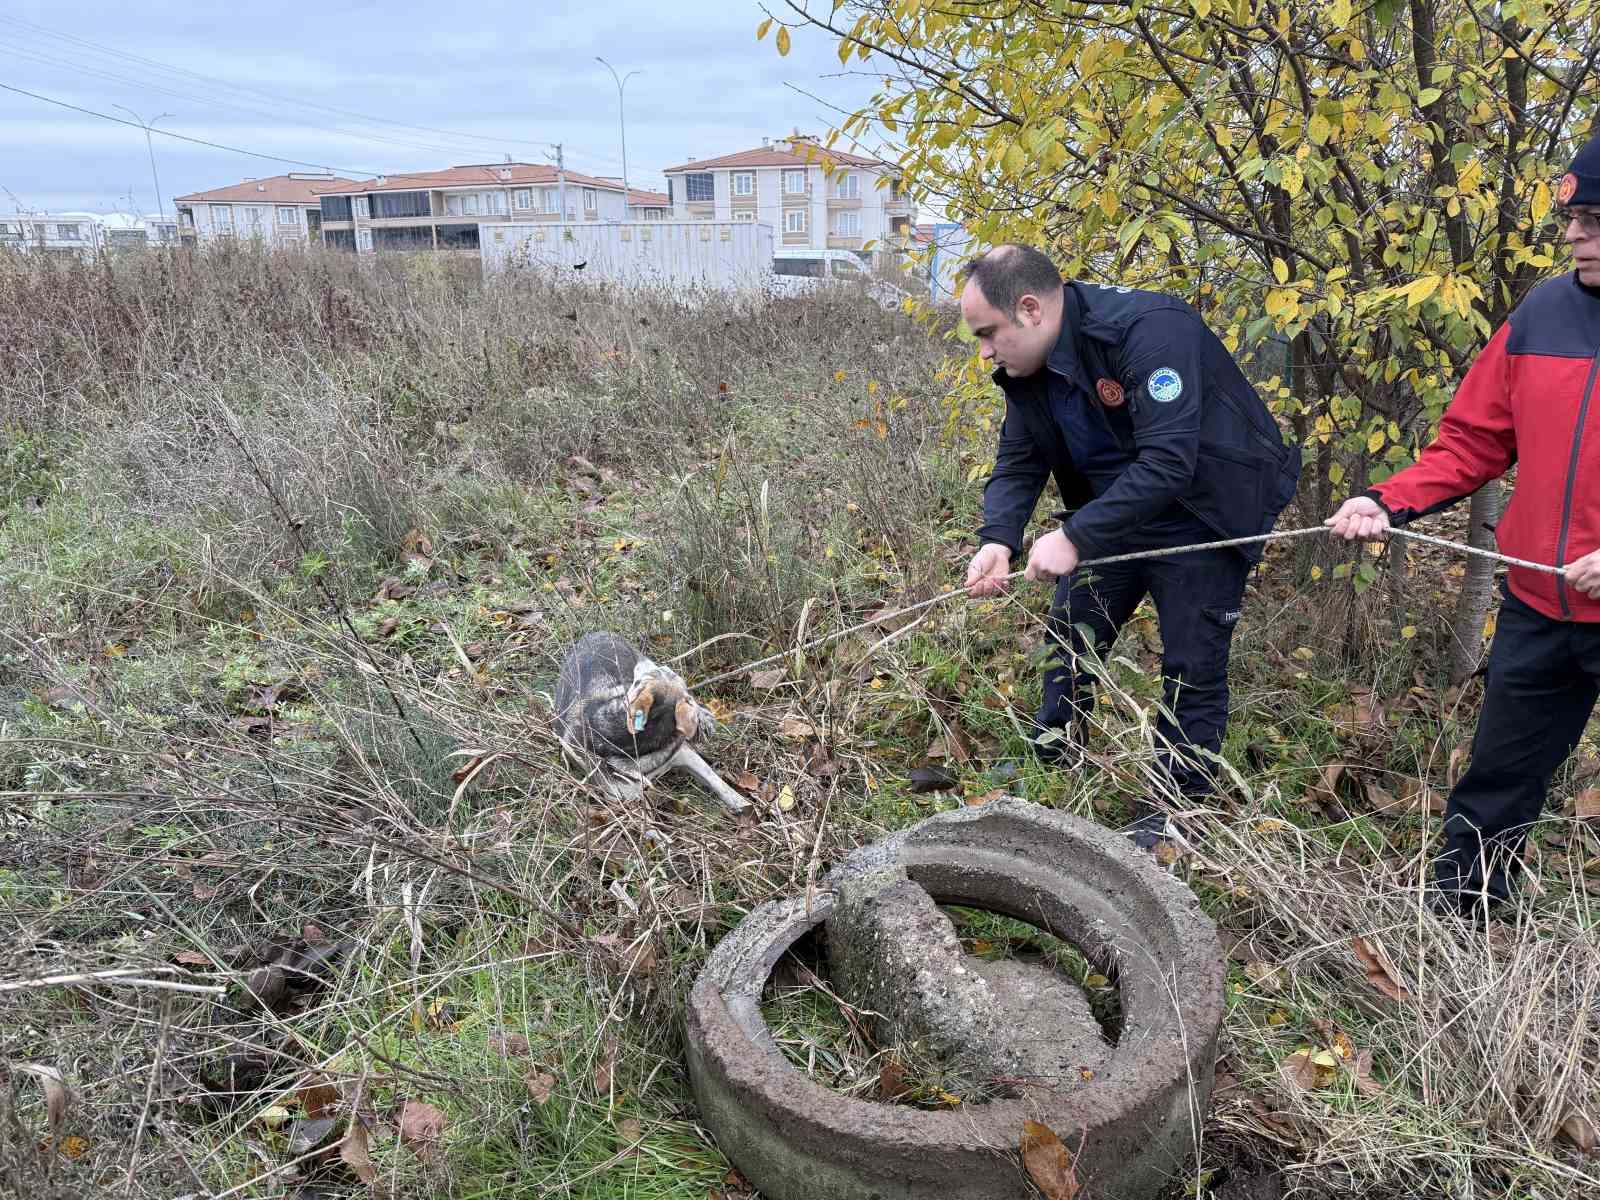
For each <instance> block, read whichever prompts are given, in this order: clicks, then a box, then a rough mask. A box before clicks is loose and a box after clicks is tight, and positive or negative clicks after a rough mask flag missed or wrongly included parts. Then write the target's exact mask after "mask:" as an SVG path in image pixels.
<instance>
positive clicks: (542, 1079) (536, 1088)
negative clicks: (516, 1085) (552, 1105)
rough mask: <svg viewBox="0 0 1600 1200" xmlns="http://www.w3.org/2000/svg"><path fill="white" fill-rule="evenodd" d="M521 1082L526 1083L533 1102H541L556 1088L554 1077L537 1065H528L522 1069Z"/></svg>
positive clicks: (548, 1097)
mask: <svg viewBox="0 0 1600 1200" xmlns="http://www.w3.org/2000/svg"><path fill="white" fill-rule="evenodd" d="M522 1082H523V1083H525V1084H527V1085H528V1094H529V1095H530V1096H532V1097H533V1102H534V1103H535V1104H543V1103H544V1102H545V1101H546V1100H548V1099H550V1097H551V1095H552V1094H553V1093H554V1092H555V1090H556V1077H555V1076H554V1075H551V1074H550V1073H548V1072H546V1071H541V1070H539V1069H538V1068H537V1067H529V1068H528V1069H527V1070H526V1071H524V1072H523V1073H522Z"/></svg>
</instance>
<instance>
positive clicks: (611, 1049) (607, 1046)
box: [594, 1037, 617, 1096]
mask: <svg viewBox="0 0 1600 1200" xmlns="http://www.w3.org/2000/svg"><path fill="white" fill-rule="evenodd" d="M616 1072H617V1039H616V1038H614V1037H608V1038H607V1039H606V1040H605V1041H604V1042H603V1043H601V1046H600V1057H599V1059H598V1060H596V1062H595V1064H594V1090H595V1092H596V1093H598V1094H599V1095H601V1096H610V1095H611V1085H612V1084H613V1083H614V1082H615V1081H616Z"/></svg>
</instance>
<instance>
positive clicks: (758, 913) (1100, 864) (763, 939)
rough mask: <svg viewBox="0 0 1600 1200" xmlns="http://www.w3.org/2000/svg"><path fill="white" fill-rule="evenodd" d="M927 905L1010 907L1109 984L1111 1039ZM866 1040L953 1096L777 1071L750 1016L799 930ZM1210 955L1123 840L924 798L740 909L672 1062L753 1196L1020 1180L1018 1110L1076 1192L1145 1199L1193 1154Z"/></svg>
mask: <svg viewBox="0 0 1600 1200" xmlns="http://www.w3.org/2000/svg"><path fill="white" fill-rule="evenodd" d="M940 905H946V906H949V905H960V906H965V907H968V908H972V909H978V910H983V911H987V912H991V913H996V914H1001V915H1002V916H1004V917H1009V918H1015V919H1016V920H1019V921H1023V922H1026V923H1028V924H1030V925H1032V926H1034V927H1036V928H1037V929H1039V930H1042V931H1044V932H1045V933H1046V934H1048V935H1050V936H1051V937H1053V938H1059V939H1061V940H1062V941H1063V942H1066V943H1068V944H1070V945H1071V946H1073V947H1076V949H1077V950H1078V951H1080V952H1081V953H1082V954H1083V955H1084V956H1085V957H1086V958H1087V959H1088V960H1089V963H1090V964H1092V966H1093V968H1094V969H1095V970H1096V971H1097V972H1100V973H1103V974H1104V975H1105V976H1106V977H1107V978H1108V979H1109V980H1111V981H1112V983H1113V984H1114V986H1115V988H1116V991H1117V997H1118V999H1119V1001H1120V1006H1121V1027H1120V1030H1118V1031H1117V1036H1116V1039H1115V1041H1114V1042H1113V1041H1111V1040H1110V1039H1109V1038H1108V1037H1107V1036H1106V1034H1105V1032H1104V1031H1103V1030H1102V1028H1101V1027H1100V1025H1099V1024H1097V1023H1096V1021H1095V1020H1094V1018H1093V1017H1092V1016H1091V1014H1090V1008H1089V1004H1088V1001H1087V1000H1086V999H1085V997H1084V994H1083V992H1082V991H1081V990H1079V989H1078V988H1076V987H1074V986H1072V985H1071V984H1070V983H1068V982H1066V981H1064V980H1063V979H1062V978H1061V977H1060V976H1059V975H1057V974H1056V973H1054V972H1051V971H1048V970H1045V969H1042V968H1041V967H1040V966H1038V965H1036V964H1032V963H1027V962H1015V961H998V962H990V961H984V960H981V959H977V958H974V957H973V956H972V955H970V954H967V953H966V952H965V950H964V949H963V947H962V945H961V943H960V941H959V940H958V938H957V936H956V932H955V929H954V927H953V926H952V924H951V922H950V920H949V918H948V916H947V915H946V913H945V911H943V910H941V908H940V907H939V906H940ZM808 937H813V938H814V939H815V940H818V941H820V942H822V943H823V944H824V945H825V946H826V949H827V958H828V963H829V986H830V988H832V989H834V990H835V991H837V993H838V995H839V996H840V997H842V998H843V999H844V1000H845V1001H847V1002H848V1003H849V1004H850V1005H851V1006H852V1007H854V1008H855V1009H856V1010H857V1011H860V1012H865V1013H868V1014H870V1015H869V1017H868V1020H869V1021H870V1022H871V1023H872V1024H873V1025H874V1026H875V1029H874V1036H875V1040H877V1041H878V1042H879V1043H880V1044H889V1043H891V1042H892V1043H894V1044H897V1045H914V1046H916V1047H917V1048H918V1049H919V1051H920V1052H923V1053H926V1054H927V1055H928V1056H929V1057H930V1058H931V1059H932V1060H933V1061H935V1062H937V1064H938V1066H939V1068H940V1071H941V1075H942V1079H943V1081H944V1084H943V1086H944V1087H946V1088H948V1089H950V1090H953V1091H954V1092H955V1094H956V1095H959V1096H963V1097H971V1098H973V1099H971V1101H970V1102H966V1103H960V1104H955V1105H952V1106H950V1107H946V1108H941V1109H937V1110H932V1109H920V1108H914V1107H910V1106H907V1105H896V1104H885V1103H876V1102H873V1101H871V1100H866V1099H861V1098H859V1097H855V1096H847V1095H841V1094H840V1093H838V1092H836V1091H833V1090H830V1089H829V1088H827V1087H824V1086H823V1085H822V1084H820V1083H819V1082H817V1081H816V1080H815V1079H813V1078H812V1077H811V1076H810V1075H809V1074H807V1073H806V1072H805V1071H804V1070H801V1069H799V1068H797V1067H795V1066H794V1065H792V1064H791V1063H790V1062H789V1060H788V1059H787V1058H786V1057H785V1055H784V1053H783V1050H782V1049H781V1048H780V1046H779V1045H778V1044H777V1042H776V1040H775V1039H774V1037H773V1034H772V1031H771V1029H770V1028H769V1027H768V1025H767V1023H766V1020H765V1019H764V1017H763V1014H762V1008H761V1004H762V997H763V993H764V992H765V990H766V987H767V983H768V980H769V978H770V976H771V975H772V971H773V968H774V966H775V965H776V964H777V963H778V961H779V960H780V959H781V958H782V957H783V956H784V955H785V954H786V953H787V952H789V951H790V949H791V948H792V947H794V946H795V945H796V944H797V943H799V942H801V941H802V940H803V939H807V938H808ZM1222 984H1223V973H1222V953H1221V947H1220V946H1219V945H1218V942H1217V936H1216V930H1215V928H1214V927H1213V925H1212V924H1211V922H1210V920H1209V919H1208V918H1207V917H1206V916H1205V915H1204V913H1202V912H1201V911H1200V907H1199V903H1198V901H1197V900H1196V899H1195V897H1194V895H1193V893H1191V892H1190V891H1189V890H1188V889H1187V888H1185V887H1184V886H1183V885H1181V884H1180V883H1178V882H1177V881H1175V880H1173V879H1172V878H1170V877H1169V876H1167V875H1166V874H1165V873H1164V872H1162V871H1161V870H1160V869H1159V868H1158V867H1157V866H1156V864H1155V863H1154V862H1153V861H1152V860H1150V859H1149V858H1148V856H1146V855H1144V854H1141V853H1140V852H1139V851H1137V850H1135V849H1134V848H1133V847H1132V846H1131V845H1130V844H1129V843H1128V842H1127V840H1126V839H1125V838H1123V837H1122V836H1121V835H1120V834H1117V833H1114V832H1112V831H1111V830H1107V829H1104V828H1102V827H1100V826H1098V825H1095V824H1093V823H1091V822H1087V821H1082V820H1079V819H1077V818H1074V817H1070V816H1067V815H1066V814H1063V813H1056V812H1051V811H1049V810H1047V809H1043V808H1039V807H1038V806H1036V805H1032V804H1027V803H1025V802H1022V801H1015V800H1001V801H996V802H993V803H990V804H987V805H984V806H982V807H980V808H971V809H964V810H961V811H957V812H950V813H942V814H940V815H938V816H936V817H932V818H930V819H928V820H926V821H923V822H921V823H919V824H917V825H914V826H912V827H911V828H909V829H906V830H903V831H901V832H900V833H898V834H895V835H894V836H892V837H890V838H888V839H886V840H885V841H883V842H879V843H876V844H874V845H872V846H867V847H864V848H862V849H861V850H858V851H857V852H855V853H854V854H852V855H850V856H849V857H848V858H847V859H846V860H845V861H844V862H842V863H840V864H839V866H838V867H837V868H835V869H834V871H832V872H831V873H830V874H829V876H828V878H827V880H826V881H825V883H824V889H823V891H822V892H821V893H819V895H817V896H816V897H815V898H814V899H813V901H812V903H811V905H810V908H809V911H808V909H807V905H806V901H805V900H804V898H797V899H792V900H785V901H777V902H774V903H771V904H766V905H763V906H761V907H760V908H757V909H756V910H755V911H753V912H752V913H751V914H750V915H749V916H748V917H747V918H746V919H745V920H744V921H743V922H741V924H740V925H739V927H738V928H737V929H735V930H734V931H733V932H732V933H730V934H729V935H728V936H727V937H726V938H724V939H723V941H722V942H721V943H720V944H719V945H718V946H717V948H716V950H715V951H714V952H713V953H712V955H711V957H710V959H709V960H708V962H707V964H706V967H705V970H704V971H703V972H702V973H701V976H700V978H699V979H698V980H697V981H696V983H695V986H694V989H693V991H692V992H691V993H690V998H689V1006H688V1039H687V1045H688V1058H689V1069H690V1076H691V1078H692V1080H693V1083H694V1089H695V1095H696V1098H697V1099H698V1101H699V1104H700V1109H701V1113H702V1115H703V1116H704V1119H705V1121H706V1124H707V1126H708V1127H709V1128H710V1129H711V1131H712V1132H713V1134H715V1135H716V1138H717V1141H718V1144H719V1145H720V1146H721V1147H722V1149H723V1151H724V1152H725V1153H726V1154H727V1155H728V1157H729V1158H730V1159H732V1161H733V1162H734V1163H735V1164H736V1165H737V1166H738V1168H739V1170H740V1171H741V1172H742V1173H743V1174H744V1175H745V1177H746V1178H748V1179H749V1180H750V1181H751V1182H752V1183H754V1184H755V1185H756V1186H757V1187H758V1188H760V1190H761V1193H762V1195H764V1196H767V1197H770V1198H771V1200H815V1198H818V1197H828V1198H829V1200H834V1198H837V1200H891V1198H893V1200H902V1198H910V1197H941V1198H944V1197H948V1198H951V1200H999V1198H1001V1197H1005V1198H1007V1200H1010V1198H1013V1197H1027V1196H1033V1195H1037V1193H1036V1192H1035V1191H1034V1190H1033V1188H1032V1185H1031V1184H1030V1183H1029V1182H1028V1179H1027V1176H1026V1173H1025V1171H1024V1169H1023V1167H1022V1163H1021V1156H1020V1151H1019V1143H1020V1138H1021V1133H1022V1128H1023V1122H1024V1121H1025V1120H1029V1119H1031V1120H1035V1121H1041V1122H1043V1123H1044V1124H1046V1125H1049V1126H1050V1127H1051V1128H1052V1129H1053V1130H1055V1132H1056V1133H1057V1134H1058V1135H1059V1136H1060V1137H1061V1139H1062V1141H1063V1142H1065V1143H1066V1144H1067V1145H1068V1146H1069V1147H1070V1148H1071V1149H1073V1150H1074V1151H1078V1150H1079V1147H1080V1145H1081V1147H1082V1149H1081V1153H1079V1156H1078V1166H1077V1171H1078V1180H1079V1182H1080V1183H1081V1184H1082V1185H1083V1186H1084V1188H1085V1194H1086V1195H1089V1196H1093V1197H1094V1198H1095V1200H1108V1198H1114V1197H1125V1198H1128V1200H1132V1198H1134V1197H1148V1196H1154V1195H1156V1194H1157V1193H1159V1191H1160V1190H1161V1187H1162V1185H1163V1184H1164V1183H1165V1182H1166V1181H1167V1180H1168V1179H1170V1178H1171V1176H1172V1175H1174V1174H1175V1173H1178V1172H1181V1171H1182V1170H1183V1169H1184V1168H1185V1166H1186V1165H1187V1164H1188V1163H1189V1161H1190V1160H1191V1159H1192V1156H1193V1152H1194V1142H1195V1136H1196V1134H1197V1132H1198V1130H1199V1128H1200V1125H1201V1122H1202V1119H1203V1117H1204V1114H1205V1111H1206V1108H1207V1106H1208V1103H1209V1099H1210V1093H1211V1080H1212V1070H1213V1063H1214V1060H1215V1051H1216V1039H1217V1033H1218V1030H1219V1028H1220V1026H1221V1022H1222V1004H1223V995H1222Z"/></svg>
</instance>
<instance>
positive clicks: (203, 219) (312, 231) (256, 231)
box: [173, 171, 360, 246]
mask: <svg viewBox="0 0 1600 1200" xmlns="http://www.w3.org/2000/svg"><path fill="white" fill-rule="evenodd" d="M359 186H360V185H359V184H356V183H353V182H351V181H350V180H348V179H341V178H339V177H337V176H335V175H328V174H318V173H316V172H308V171H295V172H291V173H290V174H288V175H272V176H269V177H268V178H266V179H246V180H245V181H244V182H243V183H235V184H232V185H230V186H228V187H221V188H213V189H212V190H211V191H209V192H193V193H191V194H190V195H187V196H179V197H177V198H176V199H175V200H174V201H173V203H174V204H176V205H177V209H178V234H179V236H180V237H181V238H182V239H183V241H184V242H185V244H187V245H196V244H198V245H206V244H208V243H211V242H214V241H217V240H219V239H244V238H251V239H254V240H256V241H258V242H261V243H263V244H266V245H272V246H305V245H309V244H313V243H316V242H319V241H320V240H321V236H322V229H321V222H322V196H321V195H320V193H319V192H318V191H315V190H313V189H321V190H323V191H326V190H327V189H328V188H331V187H359Z"/></svg>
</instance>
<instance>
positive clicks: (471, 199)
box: [461, 192, 478, 217]
mask: <svg viewBox="0 0 1600 1200" xmlns="http://www.w3.org/2000/svg"><path fill="white" fill-rule="evenodd" d="M461 211H462V212H464V213H466V214H467V216H469V217H475V216H477V215H478V193H477V192H468V193H467V194H466V195H465V196H463V197H462V198H461Z"/></svg>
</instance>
